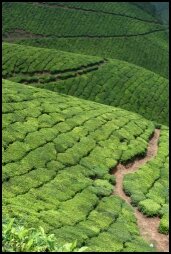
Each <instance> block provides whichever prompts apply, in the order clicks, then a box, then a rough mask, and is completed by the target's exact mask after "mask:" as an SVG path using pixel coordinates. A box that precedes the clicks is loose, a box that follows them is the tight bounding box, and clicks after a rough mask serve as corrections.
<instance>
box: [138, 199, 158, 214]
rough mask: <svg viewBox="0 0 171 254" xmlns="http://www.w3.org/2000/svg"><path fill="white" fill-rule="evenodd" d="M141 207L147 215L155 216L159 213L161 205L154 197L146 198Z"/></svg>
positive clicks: (140, 204)
mask: <svg viewBox="0 0 171 254" xmlns="http://www.w3.org/2000/svg"><path fill="white" fill-rule="evenodd" d="M138 207H139V209H140V210H141V211H142V212H143V213H144V214H146V215H147V216H155V215H158V214H159V210H160V208H161V206H160V205H159V204H157V203H156V202H154V201H153V200H152V199H145V200H143V201H141V202H140V203H139V205H138Z"/></svg>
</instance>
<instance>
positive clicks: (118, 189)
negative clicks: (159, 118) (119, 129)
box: [112, 129, 169, 252]
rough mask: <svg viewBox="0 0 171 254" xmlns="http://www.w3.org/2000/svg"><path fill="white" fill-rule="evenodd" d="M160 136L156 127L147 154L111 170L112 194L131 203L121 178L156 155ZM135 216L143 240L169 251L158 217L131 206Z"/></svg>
mask: <svg viewBox="0 0 171 254" xmlns="http://www.w3.org/2000/svg"><path fill="white" fill-rule="evenodd" d="M159 136H160V130H159V129H156V130H155V132H154V135H153V137H152V138H151V140H150V141H149V144H148V148H147V154H146V156H145V157H144V158H142V159H135V161H134V162H133V163H130V164H127V165H125V166H123V165H122V164H118V165H117V167H116V168H115V169H114V170H113V172H112V173H113V174H114V175H115V177H116V185H115V189H114V192H113V194H116V195H118V196H120V197H121V198H122V199H124V200H125V201H126V202H127V203H128V204H129V205H131V198H130V197H128V196H127V195H126V194H125V192H124V191H123V178H124V175H126V174H128V173H133V172H135V171H136V170H138V168H139V167H140V166H142V165H143V164H145V163H146V162H147V161H149V160H150V159H152V158H153V157H154V156H156V155H157V150H158V139H159ZM133 209H134V213H135V217H136V219H137V224H138V227H139V229H140V234H141V236H142V237H144V239H145V240H147V241H148V242H149V244H151V243H152V244H154V245H155V246H156V248H157V250H158V251H160V252H169V236H168V235H164V234H160V233H159V232H158V226H159V223H160V218H159V217H146V216H145V215H143V214H142V213H141V212H140V211H138V209H137V208H135V207H133Z"/></svg>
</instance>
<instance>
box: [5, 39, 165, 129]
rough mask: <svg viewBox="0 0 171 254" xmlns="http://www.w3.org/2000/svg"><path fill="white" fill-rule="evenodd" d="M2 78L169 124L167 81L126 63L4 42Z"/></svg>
mask: <svg viewBox="0 0 171 254" xmlns="http://www.w3.org/2000/svg"><path fill="white" fill-rule="evenodd" d="M2 70H3V71H2V76H3V77H4V78H8V79H10V80H13V81H16V82H20V83H25V84H31V85H33V86H37V87H41V88H46V89H49V90H53V91H57V92H61V93H65V94H69V95H73V96H76V97H80V98H84V99H88V100H92V101H96V102H99V103H103V104H107V105H111V106H119V107H121V108H123V109H126V110H130V111H133V112H136V113H139V114H141V115H143V116H144V117H146V118H147V119H149V120H154V121H156V122H158V123H162V124H166V125H167V124H168V80H167V79H165V78H163V77H161V76H159V75H157V74H155V73H153V72H151V71H148V70H146V69H144V68H141V67H138V66H135V65H132V64H128V63H127V62H123V61H119V60H116V59H115V60H114V59H112V60H111V59H103V58H99V57H90V56H86V55H78V54H72V53H67V52H62V51H56V50H48V49H41V48H34V47H28V46H27V47H26V46H22V45H17V44H9V43H3V66H2Z"/></svg>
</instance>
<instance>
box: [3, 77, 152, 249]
mask: <svg viewBox="0 0 171 254" xmlns="http://www.w3.org/2000/svg"><path fill="white" fill-rule="evenodd" d="M2 85H3V109H2V110H3V177H2V180H3V212H4V213H5V214H6V215H7V214H9V215H10V216H14V217H16V218H20V219H21V218H22V220H24V221H25V222H26V223H27V224H28V225H29V226H34V227H37V226H39V225H41V226H43V227H45V230H46V232H53V233H55V235H56V237H57V239H58V242H59V243H60V244H61V243H65V242H71V241H73V240H75V239H77V240H78V244H79V246H83V245H87V246H88V247H89V250H90V251H117V252H123V251H124V250H126V251H133V250H134V251H138V252H139V251H143V252H148V251H150V252H151V251H154V249H153V248H151V247H150V246H149V245H150V242H149V243H147V242H145V241H144V240H143V239H142V238H141V237H140V233H139V229H138V227H137V224H136V219H135V217H134V214H133V210H132V208H131V207H130V206H129V205H127V204H126V203H125V202H124V201H123V200H122V199H120V198H119V197H117V196H116V195H112V192H113V185H112V184H114V183H115V178H114V177H113V176H111V175H110V169H111V168H113V167H114V166H115V165H117V163H118V162H121V163H124V162H125V160H126V161H127V160H130V159H132V158H133V157H134V156H137V155H138V154H139V155H142V154H145V151H146V149H147V145H148V139H149V137H150V136H151V135H152V133H153V131H154V128H155V126H154V125H153V123H152V122H150V121H148V120H146V119H144V118H143V117H141V116H139V115H137V114H134V113H129V114H128V112H127V111H124V110H121V109H118V108H113V107H110V106H105V105H101V104H98V103H94V102H89V101H85V100H81V99H77V98H74V97H70V96H66V95H60V94H57V93H53V92H51V91H48V90H44V89H38V88H33V87H31V86H23V85H22V84H17V83H13V82H10V81H6V80H3V82H2ZM11 154H12V156H11ZM106 242H107V243H108V244H107V245H106Z"/></svg>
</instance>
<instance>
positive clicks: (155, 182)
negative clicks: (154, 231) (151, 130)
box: [124, 126, 169, 234]
mask: <svg viewBox="0 0 171 254" xmlns="http://www.w3.org/2000/svg"><path fill="white" fill-rule="evenodd" d="M168 138H169V136H168V128H167V127H165V126H162V129H161V134H160V139H159V149H158V153H157V156H156V157H155V159H153V160H151V161H149V162H148V163H146V164H145V165H144V166H142V167H140V169H139V170H138V171H137V172H135V173H131V174H127V175H126V176H125V177H124V190H125V192H126V193H127V194H128V195H130V196H131V200H132V204H134V205H136V206H138V207H139V209H140V211H142V212H143V213H144V214H145V215H147V216H160V217H161V221H160V225H159V231H160V232H161V233H164V234H167V233H168V231H169V208H168V193H169V189H168V187H169V186H168V178H169V175H168V174H169V171H168V166H169V157H168V156H169V155H168V153H169V152H168ZM132 183H134V184H132Z"/></svg>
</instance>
